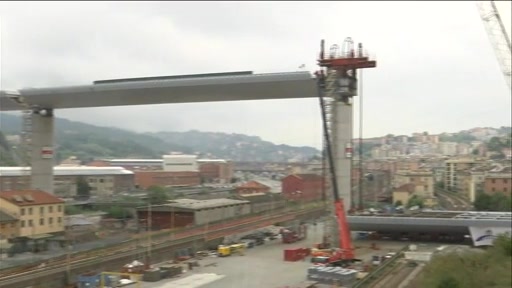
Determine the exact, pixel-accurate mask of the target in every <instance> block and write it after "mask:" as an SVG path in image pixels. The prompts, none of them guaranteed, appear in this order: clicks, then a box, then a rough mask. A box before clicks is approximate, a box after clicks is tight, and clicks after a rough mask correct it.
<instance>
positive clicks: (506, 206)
mask: <svg viewBox="0 0 512 288" xmlns="http://www.w3.org/2000/svg"><path fill="white" fill-rule="evenodd" d="M473 205H474V207H475V209H476V210H477V211H512V199H511V198H510V197H507V196H506V195H505V194H503V193H500V192H498V193H494V194H492V195H489V194H487V193H483V192H481V193H478V194H477V196H476V198H475V202H473Z"/></svg>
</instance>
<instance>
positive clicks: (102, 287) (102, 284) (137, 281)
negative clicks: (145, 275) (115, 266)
mask: <svg viewBox="0 0 512 288" xmlns="http://www.w3.org/2000/svg"><path fill="white" fill-rule="evenodd" d="M109 275H110V276H128V277H130V280H132V281H135V288H141V286H140V278H141V277H142V275H140V274H134V273H121V272H101V277H100V288H105V287H107V286H105V277H106V276H109Z"/></svg>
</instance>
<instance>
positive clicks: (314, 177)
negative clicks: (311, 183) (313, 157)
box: [293, 173, 323, 181]
mask: <svg viewBox="0 0 512 288" xmlns="http://www.w3.org/2000/svg"><path fill="white" fill-rule="evenodd" d="M293 176H295V177H297V178H300V179H302V180H306V181H308V180H323V178H322V176H320V175H317V174H313V173H311V174H293Z"/></svg>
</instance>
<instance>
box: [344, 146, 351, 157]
mask: <svg viewBox="0 0 512 288" xmlns="http://www.w3.org/2000/svg"><path fill="white" fill-rule="evenodd" d="M345 157H346V158H352V144H351V143H347V144H346V145H345Z"/></svg>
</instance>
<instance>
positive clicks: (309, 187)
mask: <svg viewBox="0 0 512 288" xmlns="http://www.w3.org/2000/svg"><path fill="white" fill-rule="evenodd" d="M323 185H324V179H323V178H322V176H320V175H316V174H293V175H288V176H286V177H284V178H283V180H282V183H281V187H282V190H281V191H282V194H283V197H284V198H286V199H289V200H313V199H321V198H322V191H323Z"/></svg>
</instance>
